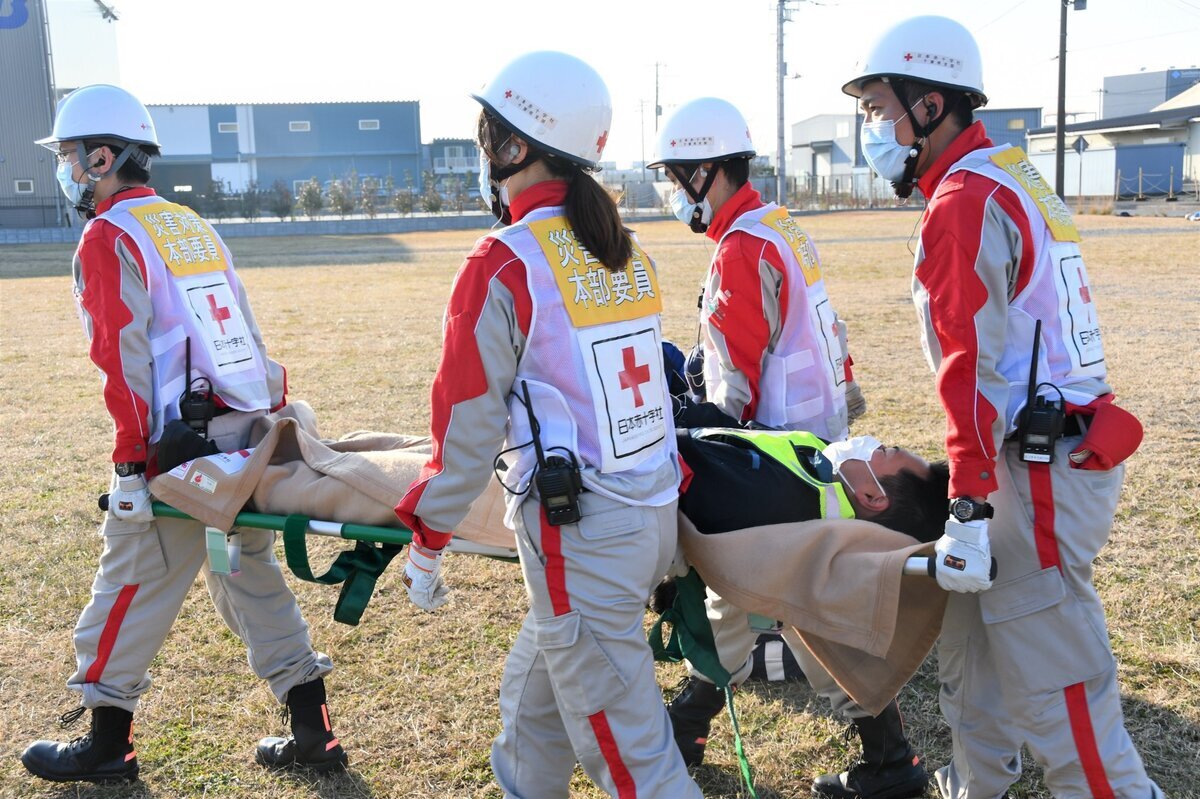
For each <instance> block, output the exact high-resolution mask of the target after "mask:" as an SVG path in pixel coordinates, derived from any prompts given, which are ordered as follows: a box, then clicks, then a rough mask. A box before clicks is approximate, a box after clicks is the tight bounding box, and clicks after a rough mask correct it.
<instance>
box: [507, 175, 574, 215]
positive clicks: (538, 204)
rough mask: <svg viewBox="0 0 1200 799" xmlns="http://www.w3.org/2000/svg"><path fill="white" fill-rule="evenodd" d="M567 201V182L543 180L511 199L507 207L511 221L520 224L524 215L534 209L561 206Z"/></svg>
mask: <svg viewBox="0 0 1200 799" xmlns="http://www.w3.org/2000/svg"><path fill="white" fill-rule="evenodd" d="M566 199H567V182H566V181H565V180H543V181H542V182H541V183H534V184H533V185H532V186H529V187H527V188H526V189H525V190H524V191H522V192H521V193H520V194H518V195H517V196H516V197H513V201H512V205H510V206H509V207H508V210H509V213H511V214H512V221H514V222H520V221H521V218H522V217H524V216H525V214H527V213H529V212H530V211H532V210H533V209H535V208H546V207H547V206H552V205H562V204H563V202H565V201H566Z"/></svg>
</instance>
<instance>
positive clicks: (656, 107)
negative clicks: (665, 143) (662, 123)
mask: <svg viewBox="0 0 1200 799" xmlns="http://www.w3.org/2000/svg"><path fill="white" fill-rule="evenodd" d="M660 66H662V64H660V63H659V62H658V61H655V62H654V132H655V133H658V118H659V117H660V116H662V105H661V104H660V103H659V102H658V68H659V67H660Z"/></svg>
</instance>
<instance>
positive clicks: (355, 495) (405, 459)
mask: <svg viewBox="0 0 1200 799" xmlns="http://www.w3.org/2000/svg"><path fill="white" fill-rule="evenodd" d="M250 446H251V447H252V448H253V449H251V450H247V451H243V452H242V453H228V454H225V455H219V456H210V457H207V458H199V459H197V460H195V461H191V462H189V463H186V464H181V465H180V466H178V467H176V468H175V469H173V470H171V471H170V472H168V473H166V474H161V475H159V476H158V477H155V478H154V480H153V481H151V484H150V490H151V491H152V492H153V494H154V495H155V496H156V497H157V498H158V499H161V500H162V501H163V502H166V503H168V504H170V505H173V506H174V507H176V508H178V509H179V510H181V511H183V512H184V513H187V514H188V515H189V516H192V517H194V518H196V519H199V520H200V521H202V522H204V523H205V524H207V525H209V526H211V527H216V528H218V529H221V530H228V529H229V528H230V527H232V526H233V521H234V518H235V517H236V516H237V514H238V513H239V512H240V511H242V510H243V509H246V510H256V511H258V512H260V513H271V514H279V515H284V516H286V515H289V514H294V513H298V514H303V515H305V516H309V517H311V518H313V519H323V520H326V521H333V522H342V523H353V524H365V525H372V526H376V527H398V526H400V522H399V520H398V519H397V518H396V514H395V512H394V511H393V508H395V506H396V504H397V503H398V502H399V501H400V498H401V497H403V496H404V493H405V491H407V490H408V486H409V485H410V484H411V483H412V482H413V480H415V479H416V478H417V476H418V475H419V474H420V472H421V467H422V466H423V465H424V464H425V462H426V461H427V460H428V459H429V451H430V450H429V438H428V437H425V436H404V435H395V434H391V433H371V432H356V433H351V434H350V435H348V436H346V437H345V438H342V439H340V440H337V441H329V440H326V439H322V438H321V436H320V433H319V432H318V430H317V425H316V417H315V415H314V414H313V411H312V408H311V407H309V405H308V404H307V403H305V402H302V401H301V402H293V403H289V404H288V405H287V406H285V407H284V408H283V409H282V410H280V411H279V412H278V413H275V414H271V415H270V416H265V417H263V418H262V419H260V420H259V421H257V422H256V423H255V426H254V428H253V429H252V431H251V434H250ZM503 516H504V490H503V489H502V488H501V487H500V485H499V483H498V482H497V481H495V480H492V481H491V483H490V484H489V485H488V488H487V490H485V491H484V493H483V495H482V496H480V497H479V499H477V500H476V501H475V502H474V503H473V504H472V506H471V512H470V514H468V516H467V518H466V519H465V520H464V521H463V524H462V525H461V526H460V527H459V529H457V530H455V535H457V536H459V537H461V538H464V539H467V540H469V541H474V542H476V543H480V544H487V545H490V546H498V547H506V548H512V547H514V546H515V543H514V539H513V534H512V531H511V530H508V529H507V528H505V527H504V525H503V523H499V524H497V523H496V520H498V519H502V518H503Z"/></svg>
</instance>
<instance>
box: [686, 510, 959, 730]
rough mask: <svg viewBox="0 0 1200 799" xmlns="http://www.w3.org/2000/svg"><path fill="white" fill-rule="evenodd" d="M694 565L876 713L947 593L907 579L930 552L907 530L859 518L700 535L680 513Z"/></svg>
mask: <svg viewBox="0 0 1200 799" xmlns="http://www.w3.org/2000/svg"><path fill="white" fill-rule="evenodd" d="M679 540H680V543H681V544H682V546H683V551H684V554H685V555H686V556H687V558H688V561H689V562H690V563H691V564H692V565H693V566H695V567H696V571H698V572H699V573H700V576H701V577H703V578H704V581H705V583H707V584H708V585H709V586H710V587H711V588H712V589H713V590H714V591H716V592H717V593H718V594H720V595H721V596H723V597H725V598H726V599H728V600H729V601H731V602H733V603H734V604H735V605H737V606H738V607H741V608H743V609H745V610H747V611H749V612H751V613H758V614H761V615H763V616H766V617H767V618H770V619H779V620H781V621H783V622H785V623H786V624H787V625H790V627H791V629H789V630H787V631H786V632H785V637H786V638H787V639H788V640H789V642H791V643H793V644H799V643H800V642H803V645H805V646H807V647H808V649H809V650H810V651H811V652H812V653H813V655H815V656H816V658H817V659H818V660H819V661H820V662H821V663H822V664H823V665H824V666H825V667H826V669H827V670H828V671H829V673H830V674H832V675H833V677H834V679H835V680H837V682H838V684H839V685H841V686H842V688H843V689H845V691H846V693H847V694H849V695H850V697H851V698H852V699H854V701H855V702H857V703H858V705H859V706H860V707H862V708H863V709H864V710H866V711H867V712H868V713H870V714H872V715H878V714H879V713H880V712H881V711H882V710H883V708H884V706H885V705H887V703H888V702H890V701H891V700H892V698H894V697H895V696H896V694H897V693H898V692H899V690H900V688H902V687H903V686H904V684H905V683H906V682H908V680H909V678H911V677H912V675H913V674H914V673H915V672H916V670H917V669H918V668H919V667H920V665H921V663H922V662H923V661H924V660H925V657H926V656H927V655H928V654H929V651H930V649H931V648H932V647H933V644H934V642H935V641H936V640H937V637H938V634H939V633H940V632H941V625H942V612H943V611H944V610H945V606H946V593H945V592H944V591H942V590H941V589H940V588H938V585H937V583H936V581H934V580H931V579H929V578H928V577H905V576H903V567H904V561H905V559H906V558H908V557H909V556H910V555H920V554H932V551H933V545H932V544H921V543H918V542H916V541H914V540H913V539H912V538H911V537H909V536H907V535H904V534H903V533H897V532H895V531H893V530H889V529H887V528H885V527H881V526H879V525H877V524H871V523H870V522H863V521H854V520H848V519H844V520H835V521H813V522H799V523H796V524H776V525H770V526H765V527H751V528H747V529H745V530H735V531H733V532H728V533H721V534H720V535H703V534H701V533H699V532H698V531H697V530H696V528H695V527H694V526H693V525H692V524H691V522H690V521H688V519H687V518H686V517H685V516H683V515H682V514H680V517H679Z"/></svg>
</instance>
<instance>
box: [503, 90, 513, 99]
mask: <svg viewBox="0 0 1200 799" xmlns="http://www.w3.org/2000/svg"><path fill="white" fill-rule="evenodd" d="M510 97H512V89H506V90H505V92H504V99H505V100H507V99H509V98H510Z"/></svg>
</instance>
